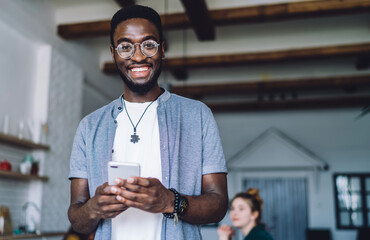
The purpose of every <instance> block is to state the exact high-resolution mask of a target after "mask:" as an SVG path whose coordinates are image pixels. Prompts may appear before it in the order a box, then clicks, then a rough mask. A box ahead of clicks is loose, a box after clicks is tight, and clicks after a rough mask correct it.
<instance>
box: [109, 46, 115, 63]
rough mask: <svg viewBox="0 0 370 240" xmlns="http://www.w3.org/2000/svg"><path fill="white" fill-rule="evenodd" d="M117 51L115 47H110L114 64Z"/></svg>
mask: <svg viewBox="0 0 370 240" xmlns="http://www.w3.org/2000/svg"><path fill="white" fill-rule="evenodd" d="M115 51H116V50H115V49H114V47H113V46H112V45H110V53H111V55H112V60H113V62H114V53H115Z"/></svg>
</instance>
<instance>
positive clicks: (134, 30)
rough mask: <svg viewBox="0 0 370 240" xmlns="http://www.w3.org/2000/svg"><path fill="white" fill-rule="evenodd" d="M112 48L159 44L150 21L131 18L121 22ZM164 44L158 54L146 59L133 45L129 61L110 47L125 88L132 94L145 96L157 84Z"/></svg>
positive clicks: (154, 28) (138, 48) (156, 31)
mask: <svg viewBox="0 0 370 240" xmlns="http://www.w3.org/2000/svg"><path fill="white" fill-rule="evenodd" d="M113 40H114V44H115V46H114V47H117V46H118V44H120V43H121V42H129V43H132V44H135V43H139V44H141V43H142V42H143V41H145V40H154V41H156V42H157V43H159V40H160V39H159V33H158V30H157V28H156V27H155V25H154V24H153V23H151V22H150V21H148V20H146V19H143V18H132V19H129V20H126V21H123V22H121V23H120V24H119V25H118V26H117V28H116V30H115V33H114V35H113ZM163 45H164V43H162V44H161V46H159V49H158V52H157V53H156V54H155V55H154V56H152V57H146V56H145V55H143V54H142V52H141V50H140V45H138V44H137V45H135V52H134V55H133V56H132V57H131V58H130V59H123V58H121V57H120V56H119V55H118V53H117V51H116V50H115V49H114V48H113V47H112V46H111V53H112V57H113V60H114V62H115V64H116V66H117V69H118V72H119V74H120V76H121V78H122V79H123V81H124V83H125V84H126V86H127V87H128V88H129V90H131V91H132V92H135V93H138V94H146V93H148V92H149V91H150V90H151V89H153V87H154V86H155V85H156V84H157V81H158V77H159V75H160V72H161V65H162V57H163V56H164V47H163Z"/></svg>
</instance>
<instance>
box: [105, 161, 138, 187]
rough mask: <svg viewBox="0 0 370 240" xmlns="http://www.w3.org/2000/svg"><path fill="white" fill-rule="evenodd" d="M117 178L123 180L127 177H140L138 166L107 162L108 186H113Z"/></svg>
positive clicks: (136, 164) (135, 164)
mask: <svg viewBox="0 0 370 240" xmlns="http://www.w3.org/2000/svg"><path fill="white" fill-rule="evenodd" d="M117 177H119V178H123V179H126V178H128V177H140V164H138V163H129V162H113V161H111V162H109V163H108V184H109V185H115V183H114V179H116V178H117Z"/></svg>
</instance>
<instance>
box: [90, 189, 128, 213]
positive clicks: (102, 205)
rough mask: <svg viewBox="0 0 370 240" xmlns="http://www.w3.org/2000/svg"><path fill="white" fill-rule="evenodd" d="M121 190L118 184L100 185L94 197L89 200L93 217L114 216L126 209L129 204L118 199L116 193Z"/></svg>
mask: <svg viewBox="0 0 370 240" xmlns="http://www.w3.org/2000/svg"><path fill="white" fill-rule="evenodd" d="M119 191H120V189H119V188H118V187H117V186H109V185H108V183H104V184H103V185H101V186H99V187H98V188H97V189H96V191H95V195H94V197H93V198H91V199H90V200H89V201H88V202H87V203H88V207H89V208H90V213H91V216H92V218H103V219H107V218H114V217H116V216H117V215H118V214H120V213H121V212H123V211H125V210H126V209H127V208H128V206H126V205H125V204H122V203H120V202H119V201H118V200H117V199H116V195H115V194H117V193H118V192H119Z"/></svg>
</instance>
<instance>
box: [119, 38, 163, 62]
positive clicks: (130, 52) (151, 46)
mask: <svg viewBox="0 0 370 240" xmlns="http://www.w3.org/2000/svg"><path fill="white" fill-rule="evenodd" d="M135 45H140V50H141V53H142V54H143V55H144V56H145V57H153V56H154V55H155V54H156V53H157V52H158V47H159V45H160V44H159V43H157V42H156V41H154V40H146V41H144V42H142V43H135V44H132V43H130V42H121V43H120V44H118V46H117V47H116V51H117V53H118V55H119V56H120V57H121V58H123V59H130V58H132V56H134V54H135V50H136V48H135Z"/></svg>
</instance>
